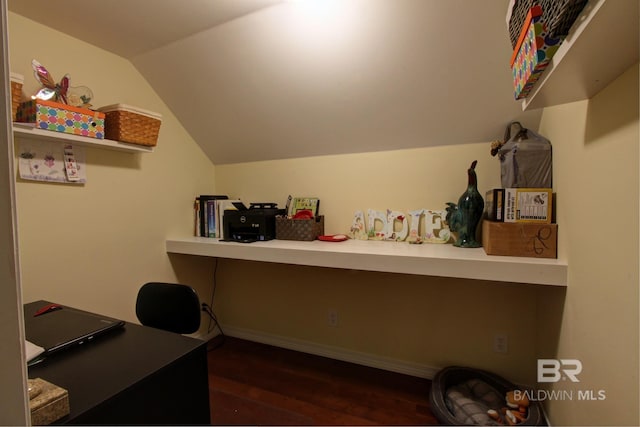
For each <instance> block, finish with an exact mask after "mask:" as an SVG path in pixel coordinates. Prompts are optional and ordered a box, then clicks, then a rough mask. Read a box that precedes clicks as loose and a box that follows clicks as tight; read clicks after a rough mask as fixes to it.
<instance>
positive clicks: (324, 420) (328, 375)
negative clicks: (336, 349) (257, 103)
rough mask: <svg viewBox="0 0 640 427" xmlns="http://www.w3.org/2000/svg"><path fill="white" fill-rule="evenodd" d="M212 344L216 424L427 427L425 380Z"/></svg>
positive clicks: (263, 348)
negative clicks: (394, 426) (404, 426)
mask: <svg viewBox="0 0 640 427" xmlns="http://www.w3.org/2000/svg"><path fill="white" fill-rule="evenodd" d="M218 340H219V338H218V339H216V340H214V341H212V342H211V343H210V344H209V347H210V351H209V392H210V398H211V422H212V424H215V425H426V424H437V423H438V422H437V420H436V419H435V418H434V416H433V415H432V414H431V412H430V410H429V387H430V381H429V380H426V379H421V378H415V377H411V376H407V375H402V374H396V373H391V372H387V371H383V370H379V369H373V368H367V367H363V366H359V365H354V364H350V363H345V362H340V361H336V360H332V359H327V358H323V357H319V356H313V355H309V354H304V353H299V352H295V351H291V350H285V349H281V348H277V347H272V346H268V345H264V344H257V343H253V342H249V341H244V340H240V339H237V338H231V337H226V339H225V340H224V342H223V343H222V345H219V342H218Z"/></svg>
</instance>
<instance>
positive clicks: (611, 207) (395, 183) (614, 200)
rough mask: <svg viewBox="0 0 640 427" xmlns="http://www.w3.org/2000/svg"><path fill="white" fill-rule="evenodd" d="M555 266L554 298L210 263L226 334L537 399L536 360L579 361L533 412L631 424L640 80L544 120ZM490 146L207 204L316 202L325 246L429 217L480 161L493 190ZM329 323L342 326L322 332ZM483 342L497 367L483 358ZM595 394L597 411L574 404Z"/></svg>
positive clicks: (276, 177) (245, 182)
mask: <svg viewBox="0 0 640 427" xmlns="http://www.w3.org/2000/svg"><path fill="white" fill-rule="evenodd" d="M540 132H541V133H542V134H543V135H545V136H547V137H549V138H550V139H551V141H552V143H553V145H554V184H555V191H556V192H557V196H558V198H557V203H558V207H557V210H558V223H559V224H560V226H559V231H560V237H559V257H560V258H561V259H566V260H568V262H569V266H570V272H569V287H568V288H567V289H563V288H557V287H548V286H530V285H521V284H496V283H485V282H478V281H466V280H455V279H441V278H430V277H416V276H409V275H399V274H376V273H368V272H359V271H340V270H333V269H323V268H312V267H298V266H286V265H275V264H260V263H250V262H242V261H227V260H222V261H221V262H220V265H219V271H218V276H217V277H218V287H219V288H218V292H219V293H218V294H217V298H218V300H217V304H216V306H217V310H219V315H220V318H221V320H222V321H223V322H224V324H225V325H228V326H229V327H230V328H232V329H234V330H235V329H239V330H241V331H246V330H248V331H253V332H256V336H262V335H264V336H267V337H271V338H273V336H275V337H287V339H289V338H291V339H294V340H301V341H303V342H313V343H321V344H323V345H328V346H336V347H339V348H343V349H346V350H348V351H354V352H363V353H370V354H377V355H381V356H384V357H388V358H390V359H395V360H398V361H404V362H407V363H414V364H416V365H417V366H418V367H435V368H437V367H442V366H445V365H448V364H463V365H470V366H477V367H482V368H485V369H490V370H492V371H495V372H498V373H501V374H503V375H505V376H507V377H508V378H510V379H512V380H514V381H520V382H524V383H528V384H532V385H534V386H536V387H544V386H545V384H539V383H537V382H536V381H537V378H536V368H537V365H536V360H537V359H538V358H569V359H574V358H575V359H580V360H581V361H582V363H583V366H584V370H583V372H582V373H581V374H580V376H579V378H580V380H581V382H580V383H578V384H575V385H573V386H571V385H569V384H568V383H566V382H562V383H559V384H557V385H556V386H555V389H556V390H559V391H572V392H573V393H574V395H573V399H572V400H562V401H560V400H555V401H554V400H552V399H545V404H546V405H547V407H548V409H549V415H550V419H551V421H552V423H554V424H556V425H637V424H638V203H639V201H638V139H639V138H638V69H637V66H636V67H634V68H633V69H631V70H629V72H627V73H626V74H625V75H624V76H623V77H621V78H620V79H619V80H618V81H616V82H615V83H613V84H612V85H610V87H608V88H606V89H605V90H604V91H603V92H601V93H600V94H599V95H598V96H597V97H595V98H594V99H593V100H591V101H584V102H578V103H573V104H568V105H563V106H559V107H554V108H549V109H547V110H545V112H544V121H543V125H542V127H541V128H540ZM487 147H488V144H472V145H462V146H458V147H439V148H428V149H417V150H406V151H394V152H381V153H367V154H356V155H345V156H326V157H314V158H304V159H293V160H280V161H269V162H256V163H248V164H235V165H225V166H217V167H216V182H217V184H218V190H219V191H222V192H227V193H229V194H230V195H232V196H236V197H240V198H242V199H243V200H244V201H246V202H251V201H276V202H279V203H280V204H283V203H284V201H285V199H286V196H287V194H294V195H306V196H317V197H320V198H321V200H322V203H321V210H322V213H323V214H324V215H326V216H327V221H326V232H327V233H342V232H345V231H346V230H347V229H348V226H349V224H350V220H351V215H352V213H353V211H354V210H356V209H367V208H369V207H372V208H378V209H384V208H387V207H389V208H395V209H400V210H403V209H411V208H415V207H427V208H441V207H442V206H443V205H444V203H445V202H446V201H449V200H455V199H456V198H457V196H458V195H459V193H460V192H461V190H462V189H463V187H464V169H465V168H466V167H467V165H468V163H469V161H470V160H472V159H478V160H479V166H478V173H479V179H480V182H479V186H480V188H481V190H483V191H484V190H486V189H489V188H491V187H493V186H499V175H498V173H499V172H498V165H497V160H496V159H493V158H491V157H490V156H489V154H488V149H487ZM329 308H332V309H336V310H337V311H338V317H339V326H338V327H337V328H332V327H329V326H327V320H326V317H327V311H328V310H329ZM495 333H505V334H507V335H508V337H509V353H508V354H507V355H502V354H496V353H493V352H492V349H491V340H492V338H493V335H494V334H495ZM578 390H594V391H595V392H596V393H597V392H599V391H600V390H604V392H605V396H606V399H605V400H604V401H592V402H587V401H584V400H582V401H581V400H578V394H577V393H578Z"/></svg>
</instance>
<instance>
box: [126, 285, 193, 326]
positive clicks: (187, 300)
mask: <svg viewBox="0 0 640 427" xmlns="http://www.w3.org/2000/svg"><path fill="white" fill-rule="evenodd" d="M201 312H202V309H201V306H200V298H198V294H197V293H196V291H195V289H193V288H192V287H191V286H187V285H180V284H175V283H159V282H150V283H146V284H144V285H143V286H142V287H141V288H140V291H138V298H137V300H136V316H138V320H139V321H140V323H142V324H143V325H145V326H150V327H152V328H156V329H164V330H165V331H171V332H176V333H179V334H191V333H194V332H196V331H197V330H198V329H199V328H200V316H201Z"/></svg>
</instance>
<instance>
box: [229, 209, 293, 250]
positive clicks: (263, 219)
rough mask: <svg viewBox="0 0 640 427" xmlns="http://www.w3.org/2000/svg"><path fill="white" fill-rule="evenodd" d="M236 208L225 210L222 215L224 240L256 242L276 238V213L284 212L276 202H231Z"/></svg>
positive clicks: (282, 213) (281, 213)
mask: <svg viewBox="0 0 640 427" xmlns="http://www.w3.org/2000/svg"><path fill="white" fill-rule="evenodd" d="M233 205H234V206H235V207H236V208H237V209H238V210H237V211H236V210H225V211H224V215H223V216H222V226H223V227H224V240H227V241H234V242H244V243H249V242H257V241H264V240H272V239H275V238H276V215H284V214H286V210H285V209H278V204H277V203H251V204H250V206H249V208H247V207H246V206H245V205H244V204H243V203H241V202H240V203H238V202H236V203H234V204H233Z"/></svg>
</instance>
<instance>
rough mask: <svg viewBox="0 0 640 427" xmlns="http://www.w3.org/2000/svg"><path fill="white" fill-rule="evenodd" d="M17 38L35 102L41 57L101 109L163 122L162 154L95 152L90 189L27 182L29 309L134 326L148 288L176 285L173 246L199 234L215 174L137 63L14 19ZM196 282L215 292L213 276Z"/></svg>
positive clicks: (14, 66)
mask: <svg viewBox="0 0 640 427" xmlns="http://www.w3.org/2000/svg"><path fill="white" fill-rule="evenodd" d="M9 36H10V66H11V70H12V71H13V72H17V73H20V74H22V75H24V77H25V85H24V94H25V96H30V95H31V94H33V93H34V91H35V90H36V89H37V88H38V85H37V82H36V80H35V78H34V77H33V71H32V70H31V60H32V59H34V58H35V59H37V60H38V61H40V62H41V63H42V64H43V65H44V66H45V67H46V68H47V69H48V70H49V71H50V72H51V73H52V74H53V76H54V78H56V79H60V78H61V77H62V76H63V75H64V74H65V73H69V74H70V75H71V85H72V86H80V85H86V86H89V87H90V88H91V89H92V90H93V93H94V95H95V98H94V102H93V104H94V105H95V106H96V107H99V106H103V105H109V104H113V103H125V104H130V105H134V106H138V107H140V108H144V109H147V110H151V111H155V112H158V113H161V114H162V117H163V121H162V126H161V130H160V138H159V141H158V146H157V147H156V150H155V152H154V153H151V154H128V153H121V152H115V151H107V150H100V149H95V148H88V149H87V150H86V158H87V179H88V182H87V183H86V184H85V185H61V184H49V183H39V182H28V181H23V180H21V179H18V180H17V202H18V219H19V239H20V249H21V255H22V272H23V276H22V283H23V286H22V288H23V294H24V300H25V301H26V302H29V301H33V300H37V299H48V300H53V301H57V302H63V303H66V304H69V305H76V306H80V307H83V308H85V309H88V310H94V311H98V312H102V313H105V314H110V315H114V316H117V317H122V318H124V319H126V320H132V321H133V320H135V313H134V303H135V296H136V293H137V290H138V288H139V287H140V285H141V284H142V283H144V282H145V281H152V280H158V281H163V280H166V281H172V280H176V277H175V273H174V271H173V266H172V264H171V262H170V260H169V258H168V256H167V254H166V252H165V249H164V241H165V238H166V236H167V235H168V234H170V233H177V234H189V233H190V232H191V218H192V203H193V197H194V196H195V195H196V194H199V193H209V192H211V191H213V190H214V173H213V172H214V167H213V165H212V164H211V163H210V161H209V160H208V159H207V158H206V156H204V155H203V153H202V151H201V150H200V148H199V147H198V146H197V144H195V142H194V141H193V140H192V139H191V138H190V136H189V135H188V134H187V132H186V131H185V130H184V129H183V128H182V126H181V125H180V123H179V122H178V121H177V120H176V119H175V118H174V116H173V114H172V113H171V111H170V110H169V109H168V108H167V106H166V105H165V104H164V103H163V102H162V100H160V99H159V98H158V96H157V95H156V94H155V92H154V91H153V90H152V89H151V87H150V86H149V85H148V84H147V82H146V81H145V80H144V78H143V77H142V76H141V75H140V74H139V73H138V72H137V71H136V69H135V68H134V67H133V66H132V65H131V63H130V62H128V61H126V60H124V59H122V58H120V57H118V56H115V55H113V54H110V53H108V52H106V51H103V50H100V49H98V48H96V47H94V46H91V45H89V44H86V43H84V42H82V41H79V40H77V39H73V38H70V37H68V36H66V35H64V34H61V33H59V32H56V31H53V30H51V29H49V28H47V27H44V26H41V25H39V24H36V23H34V22H33V21H29V20H27V19H25V18H23V17H21V16H19V15H15V14H12V13H11V14H9ZM18 143H19V141H18ZM183 278H184V277H183ZM188 278H190V279H191V278H192V279H193V280H196V283H193V284H194V286H196V287H197V288H198V289H199V290H202V292H204V291H206V290H207V289H206V285H207V283H206V282H207V281H206V279H205V278H204V277H197V275H196V274H193V275H192V276H189V277H188Z"/></svg>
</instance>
